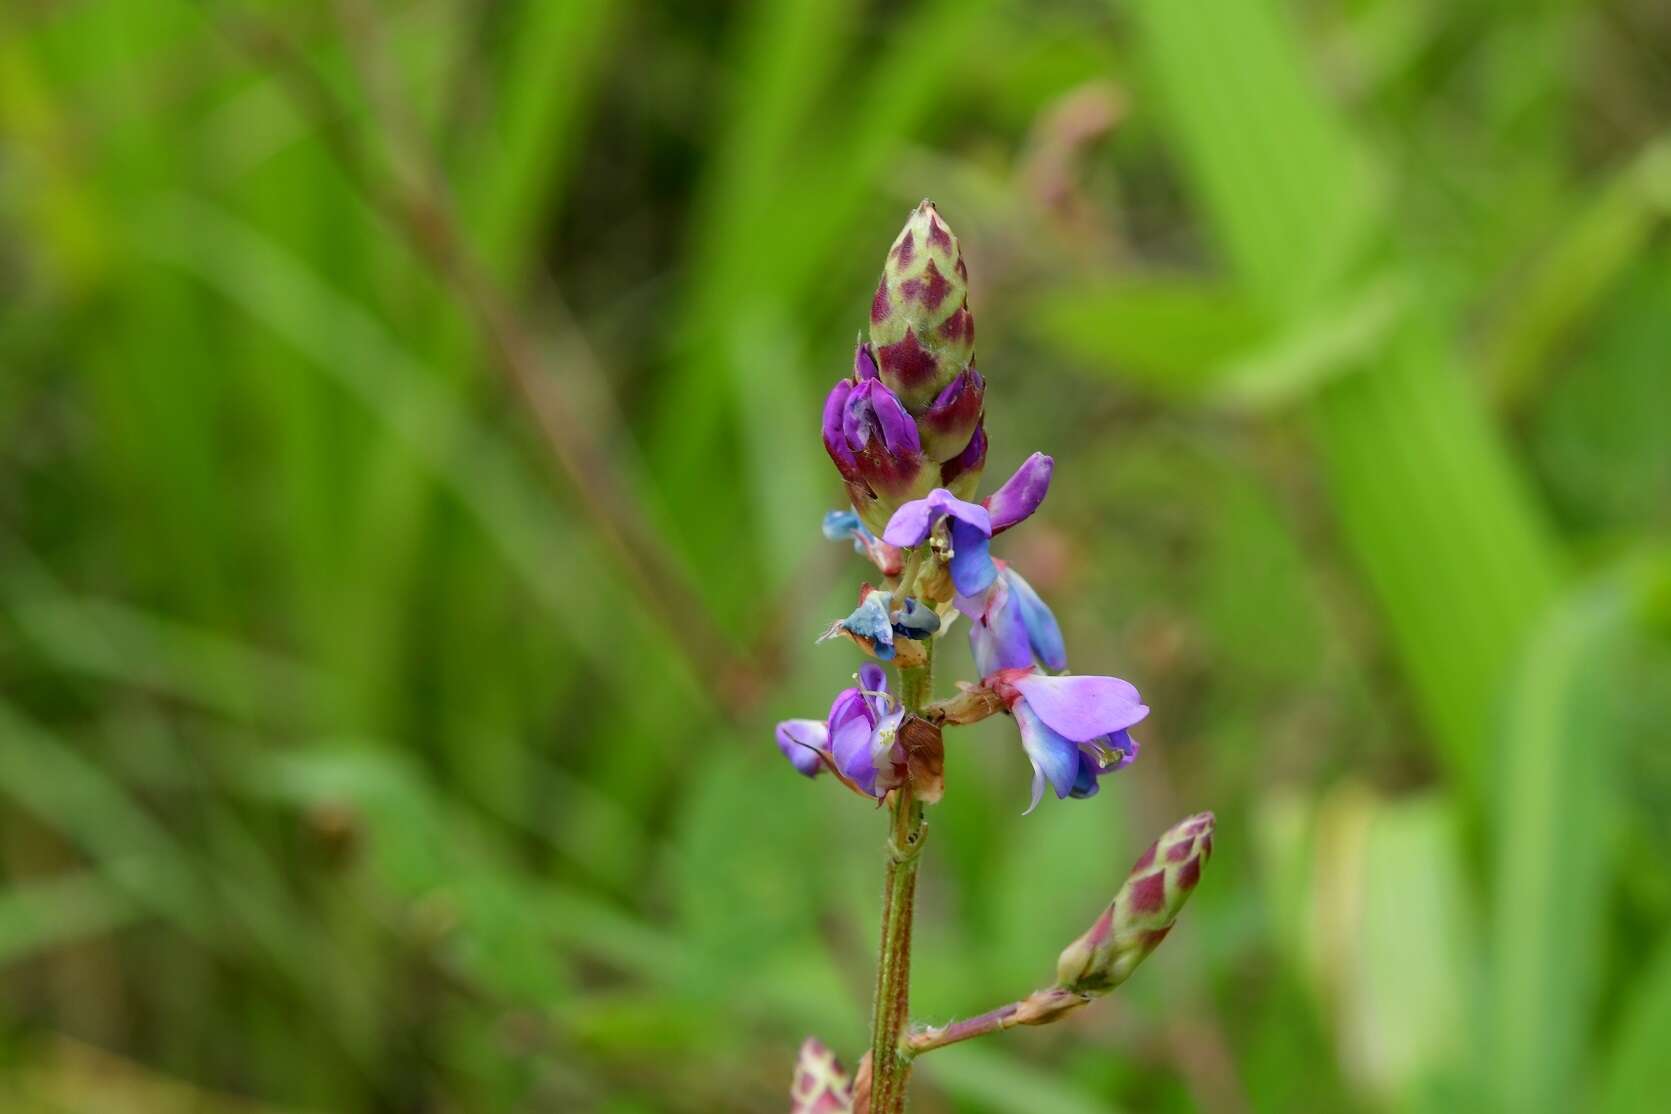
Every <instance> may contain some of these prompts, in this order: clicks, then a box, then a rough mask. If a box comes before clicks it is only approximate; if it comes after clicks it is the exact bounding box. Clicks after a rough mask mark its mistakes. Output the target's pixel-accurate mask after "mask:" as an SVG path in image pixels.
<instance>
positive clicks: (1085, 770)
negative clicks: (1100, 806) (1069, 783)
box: [1068, 749, 1108, 799]
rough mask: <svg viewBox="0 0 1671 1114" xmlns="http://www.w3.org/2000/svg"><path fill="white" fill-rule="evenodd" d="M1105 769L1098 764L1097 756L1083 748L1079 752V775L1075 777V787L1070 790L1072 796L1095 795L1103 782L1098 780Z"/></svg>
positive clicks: (1082, 797)
mask: <svg viewBox="0 0 1671 1114" xmlns="http://www.w3.org/2000/svg"><path fill="white" fill-rule="evenodd" d="M1106 772H1108V771H1105V770H1104V769H1103V768H1102V767H1101V766H1100V765H1098V764H1097V760H1096V757H1095V756H1094V755H1091V754H1087V753H1086V752H1085V751H1084V750H1083V749H1081V750H1080V752H1079V776H1077V777H1075V778H1074V779H1073V788H1072V789H1071V790H1069V791H1068V795H1069V796H1070V797H1078V798H1080V799H1084V798H1085V797H1095V796H1096V795H1097V790H1099V789H1101V788H1102V784H1101V783H1100V782H1099V781H1098V780H1097V779H1098V778H1099V777H1101V776H1102V775H1103V774H1104V773H1106Z"/></svg>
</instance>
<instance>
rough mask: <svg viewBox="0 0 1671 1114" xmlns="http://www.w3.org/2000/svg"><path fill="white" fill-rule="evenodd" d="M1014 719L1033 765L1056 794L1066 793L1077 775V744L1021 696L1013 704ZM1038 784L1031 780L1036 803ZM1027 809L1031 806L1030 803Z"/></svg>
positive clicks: (1063, 795) (1023, 745) (1063, 794)
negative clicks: (1052, 725) (1045, 719)
mask: <svg viewBox="0 0 1671 1114" xmlns="http://www.w3.org/2000/svg"><path fill="white" fill-rule="evenodd" d="M1013 710H1014V712H1015V722H1016V724H1017V725H1018V726H1019V727H1020V728H1021V746H1022V749H1023V750H1025V751H1026V752H1027V757H1028V758H1030V759H1031V760H1032V762H1033V768H1034V769H1035V770H1038V771H1041V772H1042V773H1043V774H1044V777H1045V780H1046V781H1048V782H1049V783H1050V787H1051V788H1052V789H1054V790H1056V796H1057V797H1066V796H1067V795H1068V793H1069V792H1071V791H1072V790H1073V783H1074V781H1075V780H1076V779H1077V778H1078V777H1079V748H1078V747H1077V746H1075V745H1074V743H1073V741H1072V740H1070V739H1065V738H1063V737H1062V736H1061V735H1059V734H1057V733H1056V732H1054V731H1052V730H1051V729H1050V727H1049V726H1048V725H1046V723H1045V722H1044V720H1042V719H1041V718H1039V716H1038V714H1037V713H1036V712H1035V711H1034V710H1033V709H1032V708H1030V707H1028V704H1027V701H1025V700H1023V701H1021V702H1020V703H1018V704H1016V706H1015V708H1014V709H1013ZM1037 790H1038V784H1037V779H1035V781H1034V791H1035V797H1034V800H1033V804H1034V805H1037V804H1038V799H1037V796H1036V794H1037ZM1027 811H1029V812H1031V811H1032V808H1031V807H1029V808H1028V810H1027Z"/></svg>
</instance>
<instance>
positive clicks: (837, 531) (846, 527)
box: [821, 510, 862, 542]
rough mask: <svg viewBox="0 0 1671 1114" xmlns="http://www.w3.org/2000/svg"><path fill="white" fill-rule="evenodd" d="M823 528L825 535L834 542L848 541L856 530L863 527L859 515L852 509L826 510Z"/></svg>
mask: <svg viewBox="0 0 1671 1114" xmlns="http://www.w3.org/2000/svg"><path fill="white" fill-rule="evenodd" d="M821 528H822V529H823V531H824V537H826V538H828V539H829V540H830V541H833V542H841V541H847V540H848V539H849V538H852V537H853V534H854V532H855V531H857V530H860V529H862V527H861V526H860V525H859V516H858V515H857V514H855V513H854V512H853V511H851V510H846V511H825V512H824V522H823V525H822V527H821Z"/></svg>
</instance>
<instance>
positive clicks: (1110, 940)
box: [1056, 812, 1213, 997]
mask: <svg viewBox="0 0 1671 1114" xmlns="http://www.w3.org/2000/svg"><path fill="white" fill-rule="evenodd" d="M1212 853H1213V814H1212V813H1210V812H1201V813H1197V814H1196V815H1194V816H1191V817H1190V818H1189V819H1187V820H1182V821H1180V822H1178V823H1177V824H1174V825H1173V826H1172V827H1171V828H1170V829H1168V830H1167V832H1166V833H1165V834H1164V835H1162V836H1161V837H1160V838H1159V839H1157V840H1155V842H1154V843H1153V844H1151V845H1150V847H1149V849H1148V850H1147V851H1145V852H1143V855H1142V857H1141V858H1139V859H1138V860H1137V862H1136V863H1135V864H1133V866H1132V868H1131V874H1130V875H1129V876H1128V877H1127V878H1126V884H1125V885H1124V886H1121V887H1120V892H1119V893H1118V894H1116V895H1114V900H1113V902H1112V903H1110V905H1109V906H1108V908H1107V909H1105V910H1103V913H1102V916H1100V917H1098V918H1097V920H1096V923H1095V924H1093V925H1092V926H1091V927H1090V929H1088V930H1087V931H1086V933H1085V935H1083V936H1081V937H1080V938H1079V939H1077V940H1075V941H1074V942H1073V943H1072V944H1069V945H1068V947H1067V949H1066V950H1065V951H1063V952H1062V955H1061V958H1059V959H1058V960H1057V961H1056V979H1057V982H1058V984H1059V985H1060V986H1061V987H1062V988H1063V989H1065V990H1069V991H1072V992H1074V993H1076V994H1084V995H1089V996H1093V997H1094V996H1100V995H1103V994H1107V993H1108V992H1109V991H1110V990H1113V989H1114V988H1115V987H1116V986H1119V985H1120V984H1121V983H1123V982H1125V981H1126V979H1128V978H1130V977H1131V973H1132V972H1133V971H1135V970H1136V969H1137V965H1138V964H1139V963H1142V962H1143V961H1144V960H1145V959H1147V958H1148V957H1149V953H1150V952H1152V951H1154V950H1155V949H1156V948H1158V947H1160V942H1161V941H1162V940H1164V939H1166V934H1167V933H1169V932H1171V931H1172V925H1173V923H1174V922H1176V921H1177V919H1178V913H1179V911H1180V910H1182V909H1183V907H1184V902H1186V901H1188V900H1189V895H1190V894H1191V893H1193V892H1194V891H1195V886H1196V883H1198V882H1199V881H1200V880H1201V868H1202V867H1203V866H1205V865H1206V864H1207V860H1208V858H1210V857H1211V856H1212Z"/></svg>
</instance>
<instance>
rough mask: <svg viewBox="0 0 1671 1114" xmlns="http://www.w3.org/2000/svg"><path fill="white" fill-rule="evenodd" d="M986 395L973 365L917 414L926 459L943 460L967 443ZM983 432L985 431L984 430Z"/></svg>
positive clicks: (977, 426)
mask: <svg viewBox="0 0 1671 1114" xmlns="http://www.w3.org/2000/svg"><path fill="white" fill-rule="evenodd" d="M985 397H986V380H985V379H983V378H981V373H980V372H978V371H976V370H975V369H974V367H973V366H970V367H968V368H967V369H965V370H963V371H961V372H959V373H958V375H957V378H956V379H953V380H952V381H951V382H950V383H947V384H946V387H945V389H944V390H942V391H941V392H940V393H939V395H937V396H936V397H935V399H934V402H933V404H932V405H930V406H929V408H928V409H927V410H925V411H924V412H923V413H922V414H921V415H920V416H919V417H918V418H917V430H918V431H919V432H920V433H921V434H922V443H923V452H924V453H925V454H927V456H928V459H930V460H933V461H937V462H940V463H944V462H945V461H948V460H952V459H953V458H955V457H957V456H959V455H960V454H961V453H962V452H963V450H964V449H967V448H968V447H969V442H970V440H971V439H972V438H973V437H974V436H975V430H976V429H977V428H979V427H980V424H981V412H982V411H981V408H982V404H983V403H984V401H985ZM983 436H984V434H983Z"/></svg>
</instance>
